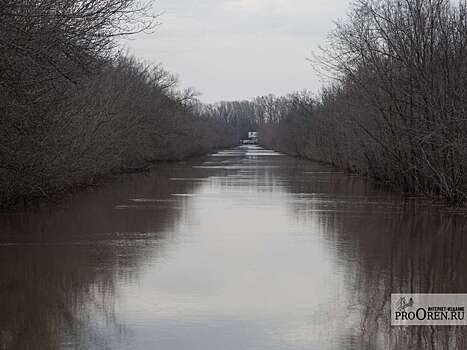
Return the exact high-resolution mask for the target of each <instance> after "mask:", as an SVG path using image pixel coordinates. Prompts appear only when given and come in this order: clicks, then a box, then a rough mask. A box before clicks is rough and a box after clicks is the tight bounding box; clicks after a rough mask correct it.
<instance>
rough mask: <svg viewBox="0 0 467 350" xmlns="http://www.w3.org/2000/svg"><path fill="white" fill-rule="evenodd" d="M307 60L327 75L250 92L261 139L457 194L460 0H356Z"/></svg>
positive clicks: (462, 98)
mask: <svg viewBox="0 0 467 350" xmlns="http://www.w3.org/2000/svg"><path fill="white" fill-rule="evenodd" d="M314 61H315V64H319V66H320V67H321V68H324V71H325V72H327V73H328V74H333V78H335V80H334V83H333V84H332V86H330V87H328V88H326V89H324V90H323V91H322V93H321V94H320V95H319V96H316V97H313V96H311V95H310V94H309V93H300V94H293V95H289V96H285V97H266V98H260V99H256V100H255V101H254V106H253V107H252V108H253V109H255V110H257V111H259V116H258V115H256V116H254V117H253V119H254V120H257V121H258V128H259V130H260V132H261V133H260V142H261V143H263V144H264V145H266V146H269V147H273V148H275V149H278V150H281V151H283V152H287V153H291V154H296V155H299V156H303V157H308V158H312V159H316V160H320V161H325V162H328V163H332V164H334V165H336V166H339V167H341V168H346V169H350V170H352V171H356V172H360V173H363V174H368V175H369V176H371V177H372V178H374V179H376V180H378V181H379V182H382V183H385V184H388V185H391V186H394V187H397V188H399V189H402V190H404V191H409V192H418V193H427V194H431V195H435V196H440V197H443V198H445V199H447V200H448V201H450V202H451V203H453V204H458V205H460V204H463V203H465V201H466V198H467V173H466V170H467V169H466V168H467V117H466V112H467V7H466V2H464V1H462V2H461V3H459V4H456V5H454V4H453V3H452V2H451V1H449V0H397V1H396V0H361V1H358V2H357V3H356V4H355V6H354V7H353V9H352V11H351V14H350V15H349V17H348V18H347V20H345V21H343V22H341V23H339V24H338V26H337V28H336V30H335V31H334V32H333V33H332V35H331V37H330V43H329V45H328V46H327V48H326V49H325V50H323V55H321V57H319V58H317V59H315V60H314Z"/></svg>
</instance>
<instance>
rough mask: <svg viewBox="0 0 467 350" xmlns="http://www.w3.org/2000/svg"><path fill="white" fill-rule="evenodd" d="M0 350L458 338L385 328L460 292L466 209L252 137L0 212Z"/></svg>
mask: <svg viewBox="0 0 467 350" xmlns="http://www.w3.org/2000/svg"><path fill="white" fill-rule="evenodd" d="M0 228H1V229H0V259H1V264H0V276H1V278H0V293H1V295H0V310H1V312H0V349H107V348H108V349H155V348H157V349H164V350H171V349H174V350H181V349H190V350H196V349H200V350H209V349H213V350H218V349H232V350H234V349H235V350H242V349H277V350H278V349H304V350H305V349H306V350H309V349H320V350H321V349H465V348H467V345H466V344H465V339H466V338H465V332H466V331H465V330H464V328H462V327H458V328H454V327H453V328H450V327H439V328H437V327H411V328H391V327H390V326H389V324H388V323H389V300H390V294H391V293H393V292H423V293H430V292H438V293H442V292H451V293H453V292H458V293H465V292H467V276H466V274H465V272H466V267H467V264H466V263H467V259H466V254H465V251H466V249H465V248H466V245H467V244H466V238H465V237H464V236H465V233H466V232H467V226H466V219H465V215H464V213H463V212H462V211H458V212H450V211H449V210H448V209H444V208H443V207H440V206H438V205H436V206H433V205H432V204H430V203H429V202H428V201H426V200H422V199H417V198H403V197H401V196H399V195H395V194H390V193H387V192H384V191H381V190H376V189H375V188H374V187H373V186H371V185H369V184H367V183H366V182H365V181H363V180H362V179H360V178H358V177H349V176H347V175H345V174H343V173H341V172H338V171H335V170H334V169H331V168H329V167H326V166H323V165H320V164H316V163H312V162H308V161H303V160H298V159H293V158H290V157H287V156H284V155H281V154H278V153H276V152H273V151H268V150H264V149H261V148H258V147H253V146H248V147H240V148H236V149H233V150H227V151H222V152H219V153H216V154H213V155H211V156H209V157H206V158H204V159H200V160H195V161H191V162H185V163H176V164H172V165H159V166H157V167H155V168H154V169H153V170H152V171H151V173H150V174H149V175H134V176H126V177H122V178H120V179H118V180H116V181H115V182H113V183H110V184H107V185H105V186H103V187H101V188H99V189H97V190H94V191H87V192H85V193H81V194H78V195H73V196H72V197H71V198H69V199H67V200H64V201H63V203H61V204H60V205H51V204H49V205H42V207H41V208H35V209H31V210H30V211H28V212H25V213H15V214H3V215H0Z"/></svg>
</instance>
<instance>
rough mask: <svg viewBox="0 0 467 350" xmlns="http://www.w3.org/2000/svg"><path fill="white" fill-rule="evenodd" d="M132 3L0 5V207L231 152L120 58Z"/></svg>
mask: <svg viewBox="0 0 467 350" xmlns="http://www.w3.org/2000/svg"><path fill="white" fill-rule="evenodd" d="M154 19H155V18H154V17H153V16H152V15H151V8H150V6H149V5H148V4H146V3H141V2H140V1H138V0H103V1H100V0H99V1H97V0H84V1H77V0H45V1H36V0H13V1H11V0H9V1H0V96H1V98H0V204H2V205H11V204H12V203H13V202H15V201H17V200H18V199H21V198H30V197H34V196H47V195H49V194H50V193H53V192H57V191H61V190H63V189H66V188H68V187H71V186H74V185H76V184H83V183H84V184H86V183H89V182H93V181H94V180H95V179H96V178H97V177H99V176H101V175H103V174H107V173H109V172H112V171H120V170H125V169H131V168H137V167H141V166H144V165H146V164H147V163H148V162H152V161H156V160H168V159H180V158H183V157H186V156H189V155H193V154H198V153H203V152H206V151H208V150H209V149H211V148H213V147H216V146H225V145H229V144H231V143H232V140H233V139H232V137H231V133H230V131H231V128H230V127H229V126H228V125H226V124H225V123H223V122H222V121H219V120H214V119H212V118H209V117H207V116H201V115H200V114H199V113H198V112H197V110H199V108H197V107H196V101H195V100H194V99H193V98H192V96H191V95H190V94H189V93H179V92H177V91H176V90H175V84H176V80H175V79H174V78H173V76H171V75H170V74H169V73H167V72H166V71H164V70H163V69H161V68H160V67H158V66H156V67H154V66H150V65H144V64H142V63H140V62H138V61H137V60H135V59H133V58H129V57H126V56H124V55H121V54H119V53H118V51H117V48H116V42H115V40H114V39H115V37H118V36H121V35H130V34H133V33H137V32H141V31H145V30H148V29H151V27H152V26H153V25H154Z"/></svg>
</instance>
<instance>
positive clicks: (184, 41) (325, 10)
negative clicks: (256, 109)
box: [124, 0, 350, 102]
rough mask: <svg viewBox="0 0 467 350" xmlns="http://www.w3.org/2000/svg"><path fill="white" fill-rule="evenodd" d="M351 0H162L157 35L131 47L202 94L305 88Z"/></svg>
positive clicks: (211, 97) (231, 96)
mask: <svg viewBox="0 0 467 350" xmlns="http://www.w3.org/2000/svg"><path fill="white" fill-rule="evenodd" d="M349 3H350V0H157V1H155V4H154V8H155V11H156V12H163V15H162V16H161V17H160V18H159V21H160V22H161V25H160V26H159V27H158V28H156V30H155V31H154V33H153V34H148V35H139V36H137V37H136V38H135V39H133V40H126V41H125V42H124V45H125V46H126V47H128V49H129V51H130V52H131V53H133V54H135V55H136V56H138V57H140V58H143V59H144V60H146V61H149V62H153V63H159V62H161V63H163V65H164V67H166V68H167V69H168V70H170V71H171V72H172V73H175V74H177V75H178V76H179V78H180V82H181V87H194V88H195V89H196V90H198V91H200V92H201V93H202V96H201V100H202V101H204V102H214V101H220V100H238V99H249V98H252V97H255V96H258V95H265V94H268V93H274V94H276V95H281V94H286V93H288V92H292V91H297V90H301V89H305V88H306V89H309V90H312V91H316V90H317V89H319V87H320V86H321V81H320V79H319V78H318V77H317V76H316V74H315V72H314V71H313V69H312V68H311V66H310V63H309V62H307V61H306V58H308V57H310V56H311V51H312V50H315V49H316V48H317V46H318V45H322V44H323V43H324V42H325V40H326V35H327V33H328V32H329V31H330V30H332V29H333V28H334V21H335V20H337V19H338V18H342V17H344V16H345V14H346V12H347V11H348V9H349V7H350V6H349Z"/></svg>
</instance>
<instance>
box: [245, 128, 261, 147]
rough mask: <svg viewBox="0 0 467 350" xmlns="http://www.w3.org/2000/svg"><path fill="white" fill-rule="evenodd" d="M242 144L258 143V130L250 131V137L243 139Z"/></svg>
mask: <svg viewBox="0 0 467 350" xmlns="http://www.w3.org/2000/svg"><path fill="white" fill-rule="evenodd" d="M241 144H242V145H257V144H258V132H257V131H250V132H248V138H247V139H246V140H242V141H241Z"/></svg>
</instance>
